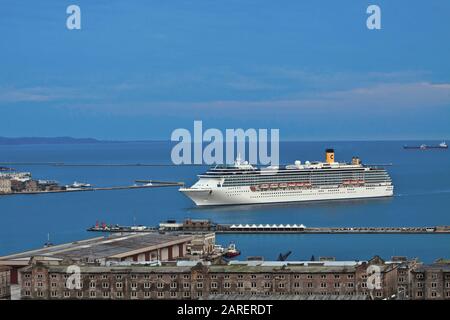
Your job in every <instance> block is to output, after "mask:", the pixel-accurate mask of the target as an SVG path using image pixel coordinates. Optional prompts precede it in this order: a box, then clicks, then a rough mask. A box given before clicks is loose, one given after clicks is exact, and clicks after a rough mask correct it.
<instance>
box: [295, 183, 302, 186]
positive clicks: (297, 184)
mask: <svg viewBox="0 0 450 320" xmlns="http://www.w3.org/2000/svg"><path fill="white" fill-rule="evenodd" d="M295 185H296V186H297V187H303V182H297V183H296V184H295Z"/></svg>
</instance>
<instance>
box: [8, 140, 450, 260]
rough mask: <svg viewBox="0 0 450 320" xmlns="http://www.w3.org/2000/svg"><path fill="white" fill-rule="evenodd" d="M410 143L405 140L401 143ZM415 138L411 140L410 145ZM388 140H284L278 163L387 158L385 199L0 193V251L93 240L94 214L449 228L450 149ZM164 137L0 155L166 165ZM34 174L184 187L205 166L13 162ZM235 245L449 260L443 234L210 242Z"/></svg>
mask: <svg viewBox="0 0 450 320" xmlns="http://www.w3.org/2000/svg"><path fill="white" fill-rule="evenodd" d="M408 143H409V144H412V143H411V142H408ZM417 143H420V142H417ZM403 144H404V143H403V142H401V141H396V142H329V143H327V142H311V143H308V142H285V143H282V144H281V146H280V155H281V160H282V162H283V163H287V162H289V163H291V162H293V161H294V160H296V159H298V160H302V161H305V160H311V161H312V160H320V159H322V158H323V153H324V149H325V148H327V147H333V148H334V149H335V151H336V159H337V161H339V160H344V161H349V160H350V159H351V157H352V156H353V155H358V156H359V157H361V158H362V160H363V161H364V162H365V163H368V164H369V163H370V164H380V163H392V164H393V166H391V167H388V170H389V172H390V174H391V176H392V179H393V181H394V184H395V190H394V192H395V196H394V197H393V198H391V199H379V200H359V201H335V202H317V203H301V204H289V205H257V206H253V205H250V206H232V207H219V208H206V209H203V208H201V209H199V208H195V207H194V206H193V203H191V202H190V200H189V199H187V198H185V197H184V196H183V195H182V194H180V193H178V191H177V189H176V188H159V189H158V188H155V189H141V190H121V191H98V192H80V193H70V194H66V193H63V194H49V195H21V196H8V197H0V221H1V222H0V224H1V229H0V255H5V254H8V253H12V252H16V251H20V250H27V249H33V248H37V247H41V246H42V244H43V243H44V242H46V240H47V233H50V235H51V241H52V242H53V243H61V242H67V241H73V240H79V239H83V238H88V237H93V236H95V234H91V233H88V232H86V231H85V229H86V228H87V227H89V226H91V225H92V224H94V223H95V221H96V220H100V221H105V222H107V223H118V224H125V225H130V224H133V223H134V221H136V223H138V224H145V225H155V224H157V223H159V222H160V221H162V220H166V219H177V220H182V219H184V218H188V217H190V218H207V219H211V220H213V221H215V222H223V223H283V224H286V223H290V224H293V223H297V224H300V223H303V224H305V225H306V226H425V225H427V226H434V225H450V212H449V211H450V210H449V206H450V153H449V151H443V150H428V151H420V150H403V149H402V145H403ZM170 150H171V145H170V144H169V143H165V142H151V143H150V142H149V143H113V144H93V145H24V146H0V161H2V162H4V161H17V162H46V161H47V162H67V163H170ZM14 167H15V168H16V169H18V170H26V171H31V172H32V173H33V176H34V177H35V178H40V179H55V180H58V181H59V182H60V183H61V184H68V183H72V182H73V181H75V180H76V181H83V182H89V183H91V184H94V185H96V186H109V185H130V184H132V183H133V182H134V180H135V179H155V180H170V181H174V180H176V181H185V182H186V183H187V184H192V183H194V182H195V181H196V174H199V173H201V172H203V171H204V170H205V169H206V167H188V166H183V167H142V166H141V167H79V166H73V167H67V166H65V167H58V166H44V165H28V166H17V165H16V166H14ZM229 241H236V243H237V245H238V247H239V248H240V249H241V250H242V251H243V257H244V258H245V256H248V255H261V256H264V257H265V258H266V259H275V258H276V257H277V256H278V254H279V253H281V252H286V251H288V250H291V251H292V252H293V253H292V255H291V256H290V259H309V258H310V257H311V255H314V256H315V257H319V256H335V257H336V258H338V259H368V258H370V257H372V256H373V255H374V254H379V255H381V256H382V257H384V258H389V257H391V256H392V255H406V256H409V257H420V258H421V259H422V260H423V261H426V262H431V261H433V260H435V259H436V258H439V257H444V256H445V257H450V236H446V235H226V236H225V235H221V236H218V242H219V243H222V244H224V245H226V244H227V243H228V242H229Z"/></svg>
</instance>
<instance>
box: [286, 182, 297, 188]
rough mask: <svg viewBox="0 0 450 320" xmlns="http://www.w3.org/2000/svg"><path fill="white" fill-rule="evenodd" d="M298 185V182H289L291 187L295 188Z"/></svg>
mask: <svg viewBox="0 0 450 320" xmlns="http://www.w3.org/2000/svg"><path fill="white" fill-rule="evenodd" d="M296 185H297V184H296V183H295V182H289V183H288V186H289V187H290V188H294V187H295V186H296Z"/></svg>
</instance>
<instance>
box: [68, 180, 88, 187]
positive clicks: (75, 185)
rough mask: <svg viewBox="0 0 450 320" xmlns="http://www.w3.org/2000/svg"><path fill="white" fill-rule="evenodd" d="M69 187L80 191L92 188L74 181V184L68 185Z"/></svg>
mask: <svg viewBox="0 0 450 320" xmlns="http://www.w3.org/2000/svg"><path fill="white" fill-rule="evenodd" d="M70 187H72V188H75V189H81V188H90V187H92V186H91V185H90V184H89V183H83V182H77V181H75V182H74V183H72V185H70Z"/></svg>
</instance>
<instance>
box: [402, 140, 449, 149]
mask: <svg viewBox="0 0 450 320" xmlns="http://www.w3.org/2000/svg"><path fill="white" fill-rule="evenodd" d="M403 149H420V150H426V149H448V145H447V143H445V141H443V142H441V143H439V144H438V145H434V146H429V145H426V144H421V145H420V146H407V145H404V146H403Z"/></svg>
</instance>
